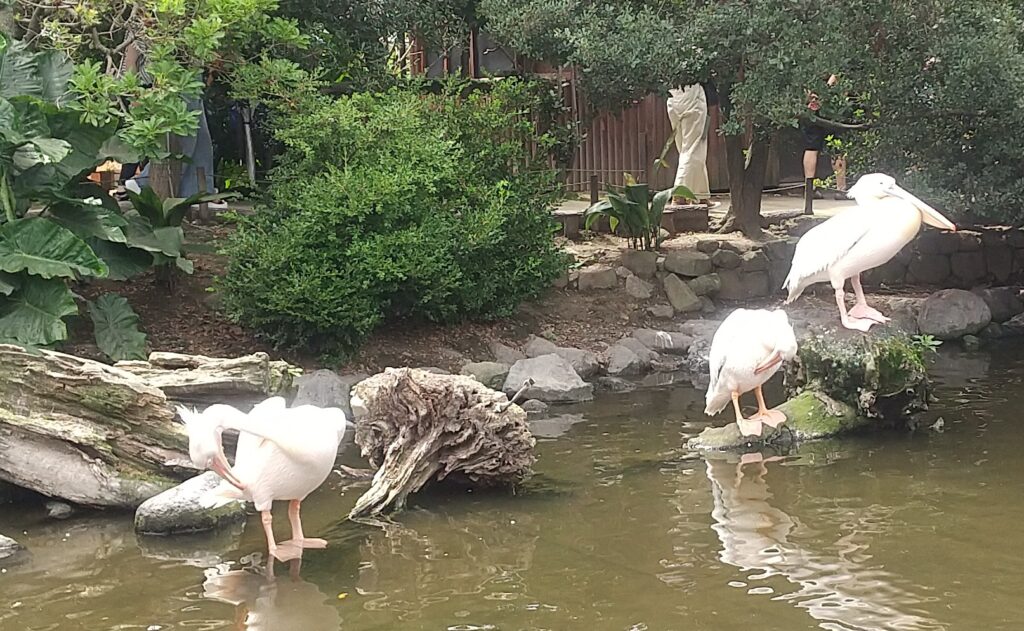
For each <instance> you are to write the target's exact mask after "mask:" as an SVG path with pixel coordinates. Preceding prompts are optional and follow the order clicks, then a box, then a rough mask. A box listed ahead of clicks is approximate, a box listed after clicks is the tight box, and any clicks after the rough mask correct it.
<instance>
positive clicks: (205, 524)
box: [135, 471, 245, 535]
mask: <svg viewBox="0 0 1024 631" xmlns="http://www.w3.org/2000/svg"><path fill="white" fill-rule="evenodd" d="M220 483H221V478H220V476H218V475H217V474H216V473H214V472H213V471H207V472H206V473H203V474H201V475H197V476H196V477H194V478H191V479H189V480H185V481H184V482H182V483H181V484H179V485H178V486H176V487H174V488H172V489H168V490H166V491H164V492H163V493H161V494H159V495H157V496H154V497H151V498H149V499H148V500H146V501H145V502H143V503H142V505H141V506H139V508H138V510H137V511H135V531H136V532H139V533H141V534H146V535H170V534H175V533H187V532H203V531H206V530H214V529H215V528H219V527H221V526H225V525H228V524H234V523H238V522H240V521H244V520H245V506H244V505H243V504H242V503H241V502H231V503H228V504H226V505H224V506H219V507H217V508H204V507H203V506H202V505H201V504H200V498H202V496H203V495H204V494H206V493H207V492H209V491H211V490H213V489H214V488H216V487H217V486H218V485H219V484H220Z"/></svg>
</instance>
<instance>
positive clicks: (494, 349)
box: [487, 342, 526, 366]
mask: <svg viewBox="0 0 1024 631" xmlns="http://www.w3.org/2000/svg"><path fill="white" fill-rule="evenodd" d="M487 347H488V348H489V349H490V351H491V356H492V357H494V361H496V362H498V363H499V364H508V365H509V366H511V365H512V364H514V363H516V362H517V361H519V360H520V359H526V353H523V352H522V351H520V350H517V349H514V348H512V347H511V346H507V345H505V344H502V343H501V342H491V343H490V344H488V345H487Z"/></svg>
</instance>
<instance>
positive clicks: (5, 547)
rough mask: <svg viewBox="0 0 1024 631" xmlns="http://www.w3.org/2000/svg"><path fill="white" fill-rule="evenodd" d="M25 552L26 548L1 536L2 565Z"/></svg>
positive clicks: (0, 560) (0, 557) (0, 558)
mask: <svg viewBox="0 0 1024 631" xmlns="http://www.w3.org/2000/svg"><path fill="white" fill-rule="evenodd" d="M24 552H25V546H23V545H21V544H20V543H18V542H17V541H15V540H14V539H11V538H10V537H5V536H3V535H0V563H3V562H5V561H8V560H12V559H15V558H17V557H18V556H20V555H21V554H23V553H24Z"/></svg>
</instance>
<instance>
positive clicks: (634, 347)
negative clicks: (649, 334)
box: [617, 337, 658, 370]
mask: <svg viewBox="0 0 1024 631" xmlns="http://www.w3.org/2000/svg"><path fill="white" fill-rule="evenodd" d="M617 343H618V344H619V345H621V346H625V347H626V348H628V349H629V350H631V351H633V352H634V353H636V355H637V357H639V358H640V362H641V364H642V366H643V368H644V369H645V370H646V369H647V368H648V367H649V366H650V364H651V362H652V361H654V360H656V359H658V353H656V352H655V351H652V350H651V349H650V348H648V347H647V346H646V345H644V344H643V343H641V342H640V340H638V339H636V338H635V337H624V338H622V339H621V340H619V341H618V342H617Z"/></svg>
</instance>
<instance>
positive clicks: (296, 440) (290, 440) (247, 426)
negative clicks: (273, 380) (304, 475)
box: [224, 397, 346, 461]
mask: <svg viewBox="0 0 1024 631" xmlns="http://www.w3.org/2000/svg"><path fill="white" fill-rule="evenodd" d="M345 423H346V418H345V413H344V412H343V411H341V410H340V409H338V408H318V407H315V406H310V405H303V406H299V407H297V408H291V409H289V408H287V407H286V404H285V401H284V399H283V398H281V397H272V398H270V399H267V400H266V401H264V402H263V403H260V404H259V405H257V406H255V407H254V408H253V409H252V412H250V413H249V414H248V415H245V416H243V417H241V418H231V419H228V420H227V421H225V423H224V425H225V427H230V428H231V429H236V430H238V431H239V432H240V436H239V440H240V441H241V436H242V435H244V434H251V435H252V436H256V437H259V439H262V440H268V441H270V442H272V443H274V444H275V445H277V447H278V448H279V449H281V451H283V452H285V453H286V454H288V455H289V456H290V457H292V458H294V459H296V460H299V461H303V460H306V459H307V457H308V456H309V454H310V452H311V451H315V449H316V448H317V447H322V444H321V443H322V442H323V435H324V434H323V432H321V431H318V430H320V429H322V428H324V427H336V426H338V425H339V424H340V425H341V426H344V425H345ZM247 442H248V441H247Z"/></svg>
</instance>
